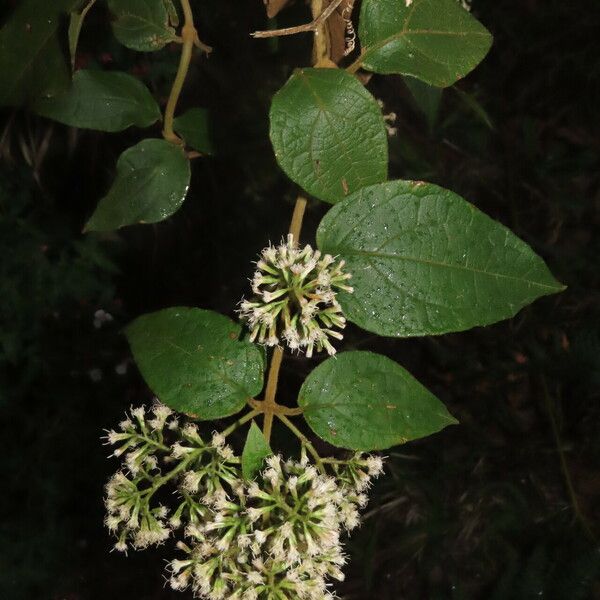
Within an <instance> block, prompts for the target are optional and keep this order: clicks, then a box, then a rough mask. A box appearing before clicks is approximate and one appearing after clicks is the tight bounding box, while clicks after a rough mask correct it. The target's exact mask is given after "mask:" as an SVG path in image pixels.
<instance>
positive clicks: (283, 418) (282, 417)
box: [277, 415, 325, 473]
mask: <svg viewBox="0 0 600 600" xmlns="http://www.w3.org/2000/svg"><path fill="white" fill-rule="evenodd" d="M277 418H278V419H279V420H280V421H281V422H282V423H283V424H284V425H285V426H286V427H287V428H288V429H289V430H290V431H291V432H292V433H293V434H294V435H295V436H296V437H297V438H298V439H299V440H300V442H301V443H302V445H303V446H304V447H305V448H306V449H307V450H308V451H309V452H310V454H311V456H312V457H313V458H314V459H315V463H316V465H317V467H318V468H319V470H320V471H321V472H323V473H324V472H325V466H324V465H323V459H322V458H321V457H320V456H319V453H318V452H317V451H316V450H315V447H314V446H313V445H312V444H311V443H310V440H309V439H308V438H307V437H306V436H305V435H304V434H303V433H302V432H301V431H300V430H299V429H298V428H297V427H296V426H295V425H294V424H293V423H292V422H291V421H290V420H289V419H288V418H287V417H286V416H285V415H277Z"/></svg>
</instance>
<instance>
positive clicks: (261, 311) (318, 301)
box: [239, 234, 353, 357]
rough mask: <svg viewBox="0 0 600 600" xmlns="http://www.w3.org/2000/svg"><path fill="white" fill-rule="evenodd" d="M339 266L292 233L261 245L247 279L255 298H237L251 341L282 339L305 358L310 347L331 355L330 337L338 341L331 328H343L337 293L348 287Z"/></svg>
mask: <svg viewBox="0 0 600 600" xmlns="http://www.w3.org/2000/svg"><path fill="white" fill-rule="evenodd" d="M344 264H345V263H344V261H343V260H341V261H336V260H335V258H334V257H333V256H331V255H330V254H325V255H322V254H321V252H320V251H319V250H313V249H312V248H311V246H309V245H306V246H304V248H300V247H299V246H298V244H297V243H296V242H295V240H294V237H293V236H292V234H289V235H288V237H287V241H286V242H285V243H282V244H280V245H279V246H269V247H268V248H265V249H264V250H263V251H262V253H261V257H260V260H259V261H258V262H257V263H256V266H257V270H256V272H255V274H254V278H253V279H252V291H253V292H254V294H255V296H254V298H253V299H252V300H242V302H241V303H240V309H239V313H240V316H241V318H242V319H243V320H244V321H245V322H246V323H247V324H248V326H249V327H250V341H258V342H259V343H261V344H265V345H267V346H277V345H279V344H280V343H281V342H282V340H283V342H285V344H286V345H287V346H288V348H290V349H291V350H304V351H305V352H306V355H307V356H308V357H310V356H312V354H313V351H314V350H315V348H316V350H317V351H318V352H320V351H322V350H326V351H327V353H328V354H330V355H331V354H335V348H334V347H333V345H332V344H331V342H330V340H329V338H335V339H338V340H341V339H342V338H343V335H342V334H341V333H340V332H339V331H336V329H344V327H345V326H346V319H345V317H344V315H343V313H342V308H341V306H340V304H339V302H338V301H337V299H336V291H337V290H345V291H347V292H352V291H353V289H352V287H351V286H349V285H347V280H348V279H350V277H351V275H350V274H349V273H344Z"/></svg>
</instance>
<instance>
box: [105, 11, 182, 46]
mask: <svg viewBox="0 0 600 600" xmlns="http://www.w3.org/2000/svg"><path fill="white" fill-rule="evenodd" d="M108 7H109V9H110V11H111V12H112V13H113V14H114V15H115V17H116V21H114V22H113V25H112V26H113V32H114V34H115V37H116V38H117V39H118V40H119V42H121V44H123V45H124V46H127V48H131V49H132V50H139V51H140V52H152V51H154V50H160V49H161V48H163V47H164V46H165V45H166V44H168V43H169V42H172V41H173V40H175V39H176V37H177V36H176V35H175V30H174V29H173V28H172V27H171V26H170V25H169V13H168V11H167V8H166V6H165V3H164V2H163V0H108Z"/></svg>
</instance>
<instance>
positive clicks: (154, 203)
mask: <svg viewBox="0 0 600 600" xmlns="http://www.w3.org/2000/svg"><path fill="white" fill-rule="evenodd" d="M189 184H190V161H189V160H188V158H187V156H186V155H185V153H184V151H183V149H182V148H180V147H178V146H175V145H174V144H171V143H169V142H166V141H165V140H156V139H146V140H142V141H141V142H140V143H139V144H137V145H136V146H133V148H129V149H128V150H125V152H123V154H121V156H120V157H119V160H118V162H117V177H116V179H115V181H114V183H113V185H112V187H111V188H110V190H109V192H108V194H107V195H106V196H104V198H102V200H100V202H99V203H98V206H97V207H96V210H95V211H94V214H93V215H92V216H91V218H90V220H89V221H88V222H87V224H86V226H85V231H111V230H113V229H118V228H119V227H124V226H125V225H133V224H135V223H156V222H158V221H163V220H164V219H166V218H167V217H170V216H171V215H172V214H173V213H174V212H175V211H177V209H178V208H179V207H180V206H181V205H182V203H183V201H184V199H185V196H186V194H187V190H188V187H189Z"/></svg>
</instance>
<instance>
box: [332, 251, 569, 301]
mask: <svg viewBox="0 0 600 600" xmlns="http://www.w3.org/2000/svg"><path fill="white" fill-rule="evenodd" d="M336 252H339V254H340V255H341V256H344V257H348V256H365V257H371V258H389V259H391V260H403V261H408V262H416V263H419V264H426V265H431V266H434V267H441V268H446V269H455V270H458V271H466V272H468V273H477V274H479V275H485V276H487V277H494V278H501V279H508V280H510V281H518V282H521V283H526V284H531V285H533V286H537V287H540V288H543V289H547V290H553V291H557V290H561V289H563V286H561V285H554V286H553V285H549V284H546V283H541V282H539V281H534V280H531V279H526V278H523V277H517V276H515V275H507V274H506V273H497V272H494V271H483V270H482V269H476V268H474V267H465V266H463V265H457V264H450V263H445V262H441V261H436V260H430V259H425V258H419V257H416V256H403V255H401V254H389V253H385V252H375V251H370V250H356V249H353V248H350V249H342V248H339V249H336Z"/></svg>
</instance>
